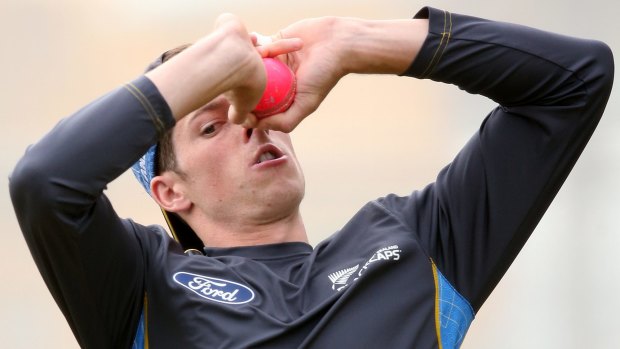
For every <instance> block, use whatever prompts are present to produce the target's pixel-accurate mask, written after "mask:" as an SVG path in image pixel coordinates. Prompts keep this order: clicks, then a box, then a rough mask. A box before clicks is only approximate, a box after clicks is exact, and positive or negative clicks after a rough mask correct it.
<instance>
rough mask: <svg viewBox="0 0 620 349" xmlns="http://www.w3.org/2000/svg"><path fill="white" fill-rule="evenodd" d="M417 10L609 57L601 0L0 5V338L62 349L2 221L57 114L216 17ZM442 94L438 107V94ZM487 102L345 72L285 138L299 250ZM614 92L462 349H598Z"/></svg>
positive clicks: (61, 0)
mask: <svg viewBox="0 0 620 349" xmlns="http://www.w3.org/2000/svg"><path fill="white" fill-rule="evenodd" d="M423 5H431V6H434V7H439V8H444V9H447V10H450V11H452V12H458V13H466V14H470V15H475V16H478V17H485V18H490V19H497V20H503V21H509V22H517V23H521V24H526V25H529V26H534V27H539V28H541V29H546V30H551V31H555V32H560V33H564V34H569V35H574V36H580V37H585V38H594V39H599V40H602V41H605V42H607V43H608V44H609V45H610V46H611V47H612V50H614V51H616V56H618V55H620V53H619V52H618V48H620V38H619V37H618V36H619V35H620V24H618V22H617V18H616V17H617V15H618V13H620V5H619V4H618V2H615V1H611V0H608V1H605V0H592V1H588V2H587V3H583V2H577V1H575V0H570V1H560V0H550V1H546V2H542V1H533V0H520V1H516V0H509V1H490V0H472V1H466V2H465V1H455V0H452V1H448V0H444V1H433V2H428V3H421V2H415V1H402V0H398V1H379V0H357V1H351V0H346V1H333V0H331V1H326V0H315V1H306V2H294V1H281V0H278V1H276V0H271V1H260V2H252V1H241V0H236V1H205V0H200V1H199V0H179V1H171V0H169V1H164V0H150V1H140V0H123V1H121V0H106V1H103V0H93V1H79V0H57V1H53V2H52V1H43V0H4V1H2V3H0V45H1V47H3V50H2V55H0V69H1V72H2V79H1V81H0V96H2V109H1V110H0V118H1V121H2V124H3V125H5V132H4V136H3V137H2V138H1V139H0V159H1V161H0V175H1V176H2V177H3V178H5V182H4V185H2V186H0V208H2V210H1V211H0V212H2V213H0V215H1V216H0V230H1V231H2V235H1V237H0V254H1V255H2V256H4V262H3V263H2V264H0V277H1V280H2V281H1V282H0V296H1V297H0V343H2V344H1V345H2V346H3V347H6V348H77V344H76V341H75V339H74V338H73V335H72V333H71V332H70V330H69V327H68V325H67V324H66V322H65V320H64V318H63V317H62V314H61V313H60V311H59V310H58V308H57V306H56V304H55V303H54V301H53V299H52V298H51V296H50V294H49V291H48V290H47V288H46V287H45V285H44V283H43V281H42V279H41V277H40V275H39V274H38V271H37V270H36V268H35V266H34V263H33V262H32V259H31V257H30V253H29V252H28V249H27V247H26V245H25V243H24V240H23V238H22V236H21V233H20V231H19V227H18V226H17V222H16V219H15V216H14V213H13V208H12V206H11V203H10V200H9V195H8V188H7V187H8V181H7V180H6V178H8V176H9V173H10V171H11V169H12V168H13V166H14V165H15V163H16V161H17V160H18V158H19V157H20V156H21V154H22V153H23V151H24V150H25V148H26V147H27V146H28V144H31V143H33V142H36V141H37V139H39V138H40V137H41V136H42V135H43V134H44V133H45V132H46V131H47V130H49V129H50V128H52V127H53V125H54V124H56V123H57V122H58V120H59V119H61V118H62V117H64V116H67V115H69V114H71V113H72V112H73V111H75V110H76V109H78V108H79V107H81V106H82V105H84V104H86V103H88V102H89V101H90V100H92V99H94V98H96V97H97V96H99V95H101V94H103V93H105V92H106V91H108V90H111V89H113V88H115V87H116V86H117V85H119V84H121V83H124V82H126V81H128V80H131V79H133V78H134V77H136V76H138V75H139V74H140V73H141V72H142V70H143V68H144V67H145V65H146V64H147V63H148V62H150V61H151V60H152V59H153V58H154V57H155V56H157V55H158V54H159V53H160V52H162V51H164V50H166V49H168V48H170V47H173V46H176V45H178V44H180V43H186V42H192V41H195V40H196V39H198V38H200V37H201V36H202V35H204V34H206V33H208V32H210V30H211V28H212V26H213V21H214V19H215V18H216V17H217V15H218V14H220V13H222V12H232V13H235V14H237V15H239V16H240V17H241V18H242V19H243V20H244V21H245V22H246V25H247V27H248V28H249V29H250V30H255V31H259V32H262V33H271V32H274V31H277V30H278V29H280V28H281V27H284V26H286V25H287V24H290V23H291V22H293V21H295V20H298V19H302V18H306V17H315V16H323V15H340V16H351V17H363V18H372V19H393V18H408V17H411V16H413V15H414V14H415V13H416V12H417V10H418V9H419V8H420V7H422V6H423ZM440 96H441V98H440ZM493 106H494V105H493V103H492V102H491V101H489V100H487V99H485V98H483V97H479V96H473V95H469V94H467V93H465V92H462V91H460V90H459V89H457V88H455V87H453V86H445V85H440V84H437V83H433V82H429V81H417V80H414V79H409V78H402V77H392V76H350V77H347V78H345V79H344V80H343V81H342V82H341V83H340V84H339V85H338V86H337V87H336V88H335V89H334V90H333V91H332V93H331V94H330V96H329V97H328V98H327V99H326V101H325V102H324V103H323V105H322V106H321V108H319V110H318V111H317V112H316V114H315V115H313V116H312V117H310V118H308V119H307V120H306V121H304V123H302V125H301V126H300V127H299V128H298V129H297V130H296V131H295V132H294V133H293V138H294V142H295V144H296V150H297V153H298V156H299V158H300V160H301V162H302V165H303V166H304V169H305V174H306V182H307V194H306V199H305V201H304V204H303V207H302V208H303V213H304V217H305V222H306V226H307V230H308V231H309V233H310V238H311V240H312V243H316V242H318V241H320V240H321V239H323V238H325V237H326V236H328V235H330V234H331V233H333V232H334V231H335V230H337V229H339V227H340V226H341V225H342V224H343V223H344V222H345V221H346V220H347V219H348V218H349V217H350V216H351V215H352V214H353V213H354V212H355V211H356V210H357V209H358V208H359V207H361V206H362V205H363V204H364V203H365V202H366V201H368V200H371V199H374V198H376V197H378V196H382V195H385V194H386V193H389V192H396V193H400V194H406V193H408V192H410V191H412V190H414V189H417V188H421V187H423V186H424V185H426V184H427V183H429V182H431V181H433V178H434V177H435V175H436V173H437V172H438V171H439V170H440V169H441V168H442V167H443V166H444V165H445V164H447V163H448V162H449V161H450V160H451V159H452V157H453V156H454V155H455V154H456V152H457V151H458V150H459V149H460V147H461V146H462V145H463V144H464V143H465V142H466V141H467V140H468V139H469V138H470V136H471V135H472V134H473V132H475V131H476V129H477V128H478V126H479V124H480V122H481V121H482V119H483V118H484V116H486V114H487V113H488V111H489V110H490V109H491V108H493ZM619 113H620V93H618V86H616V88H615V90H614V92H612V96H611V99H610V101H609V104H608V106H607V110H606V113H605V116H604V117H603V119H602V121H601V124H600V126H599V128H598V130H597V131H596V132H595V134H594V136H593V138H592V140H591V142H590V144H589V145H588V146H587V148H586V150H585V152H584V154H583V156H582V158H581V159H580V161H579V162H578V163H577V165H576V167H575V169H574V170H573V173H572V174H571V175H570V177H569V178H568V180H567V182H566V184H565V185H564V187H563V188H562V190H561V191H560V193H559V195H558V196H557V198H556V200H555V201H554V203H553V204H552V206H551V208H550V209H549V211H548V213H547V214H546V216H545V217H544V218H543V220H542V222H541V223H540V224H539V226H538V228H537V230H536V232H535V233H534V235H533V236H532V238H531V239H530V241H529V242H528V243H527V245H526V246H525V248H524V250H523V252H522V253H521V255H520V256H519V257H518V258H517V260H516V261H515V263H514V264H513V266H512V267H511V269H510V270H509V271H508V273H507V274H506V276H505V278H504V279H503V280H502V282H501V283H500V285H499V286H498V287H497V289H496V290H495V292H494V293H493V295H492V296H491V297H490V298H489V299H488V301H487V303H486V304H485V305H484V306H483V308H482V310H481V311H480V312H479V313H478V315H477V319H476V320H475V321H474V323H473V325H472V327H471V329H470V332H469V335H468V337H467V338H466V340H465V343H464V345H463V348H470V349H471V348H504V349H506V348H564V349H581V348H603V347H606V348H609V347H614V346H615V345H617V344H616V342H617V339H616V337H617V336H616V335H615V333H616V332H617V329H618V328H619V327H620V319H618V318H617V316H616V315H615V314H616V313H617V311H618V310H620V300H619V299H618V297H616V295H617V294H619V293H620V254H618V253H617V252H616V248H617V247H618V246H620V234H618V230H619V229H618V216H619V214H620V203H619V202H618V197H620V186H619V185H618V183H617V180H618V178H620V161H619V160H620V137H619V135H620V132H619V131H620V121H619V118H618V114H619ZM108 195H109V196H110V197H111V199H112V202H113V203H114V204H115V207H116V209H117V211H118V212H119V214H120V215H121V216H124V217H129V216H130V217H133V218H134V219H136V220H137V221H139V222H143V223H153V222H155V223H161V224H163V221H162V218H161V216H160V213H159V210H158V209H157V207H156V205H155V204H154V203H153V202H152V201H151V200H150V199H149V198H148V196H147V195H146V194H145V193H144V192H143V191H142V190H141V188H140V187H139V186H138V185H137V184H136V183H135V182H134V179H133V178H132V177H131V176H130V175H129V174H127V173H126V174H124V175H123V176H121V177H120V178H119V179H118V180H117V181H115V182H113V183H112V184H111V185H110V186H109V190H108Z"/></svg>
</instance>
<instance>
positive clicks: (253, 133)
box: [244, 128, 269, 143]
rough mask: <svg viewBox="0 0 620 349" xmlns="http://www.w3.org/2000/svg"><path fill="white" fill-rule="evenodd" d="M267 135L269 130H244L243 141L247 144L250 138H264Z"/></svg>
mask: <svg viewBox="0 0 620 349" xmlns="http://www.w3.org/2000/svg"><path fill="white" fill-rule="evenodd" d="M267 135H269V130H258V129H255V128H248V129H244V140H245V142H246V143H248V142H249V141H250V140H251V139H252V138H256V137H265V136H267Z"/></svg>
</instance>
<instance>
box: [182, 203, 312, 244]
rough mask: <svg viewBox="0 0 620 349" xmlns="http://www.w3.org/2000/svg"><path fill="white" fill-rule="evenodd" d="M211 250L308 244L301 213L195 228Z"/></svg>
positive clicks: (215, 223)
mask: <svg viewBox="0 0 620 349" xmlns="http://www.w3.org/2000/svg"><path fill="white" fill-rule="evenodd" d="M192 228H194V230H195V231H196V234H198V236H199V237H200V239H201V240H202V241H203V242H204V243H205V246H209V247H239V246H254V245H266V244H277V243H283V242H306V243H307V242H308V236H307V235H306V229H305V227H304V224H303V220H302V218H301V214H300V213H299V210H295V211H294V212H293V213H292V214H291V215H288V216H286V217H283V218H278V219H274V220H267V221H255V220H245V221H244V220H241V219H240V220H236V221H230V222H209V221H205V222H202V224H196V226H195V227H194V226H193V227H192Z"/></svg>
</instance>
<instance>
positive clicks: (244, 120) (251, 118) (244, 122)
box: [228, 105, 258, 128]
mask: <svg viewBox="0 0 620 349" xmlns="http://www.w3.org/2000/svg"><path fill="white" fill-rule="evenodd" d="M228 120H230V121H231V122H232V123H235V124H237V125H241V126H243V127H245V128H254V127H255V126H256V124H257V121H258V120H257V118H256V116H255V115H254V114H252V113H250V112H240V111H238V110H237V108H235V106H234V105H231V106H230V107H229V108H228Z"/></svg>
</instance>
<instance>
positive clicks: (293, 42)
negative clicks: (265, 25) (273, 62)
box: [256, 38, 303, 58]
mask: <svg viewBox="0 0 620 349" xmlns="http://www.w3.org/2000/svg"><path fill="white" fill-rule="evenodd" d="M302 47H303V41H301V39H299V38H290V39H282V40H278V41H274V42H272V43H270V44H267V45H261V46H256V50H257V51H258V53H259V54H260V55H261V57H263V58H264V57H275V56H279V55H283V54H287V53H291V52H295V51H299V50H301V48H302Z"/></svg>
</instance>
